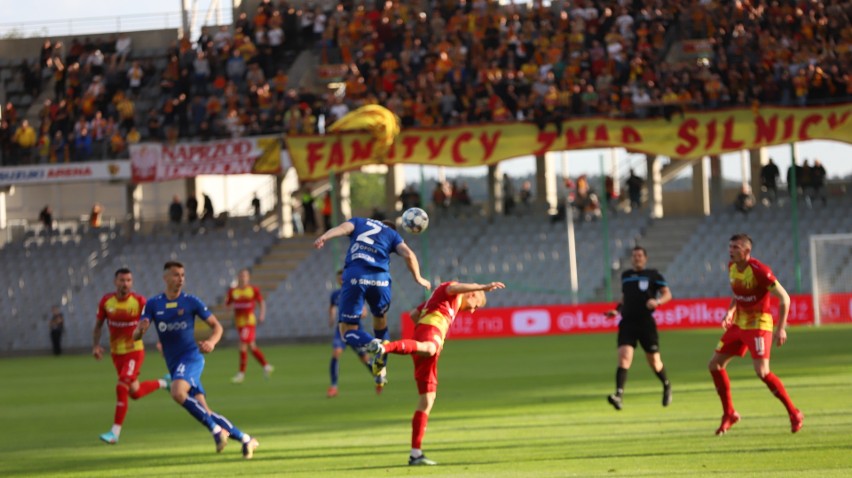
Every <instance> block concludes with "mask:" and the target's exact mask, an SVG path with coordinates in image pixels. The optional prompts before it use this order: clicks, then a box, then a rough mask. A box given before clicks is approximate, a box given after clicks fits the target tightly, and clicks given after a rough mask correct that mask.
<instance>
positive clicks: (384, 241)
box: [345, 217, 403, 273]
mask: <svg viewBox="0 0 852 478" xmlns="http://www.w3.org/2000/svg"><path fill="white" fill-rule="evenodd" d="M349 222H351V223H352V225H354V226H355V230H354V231H352V234H351V235H350V236H349V250H348V251H347V252H346V266H345V268H346V269H348V270H349V271H350V272H351V271H353V270H360V271H364V272H368V273H369V272H377V271H383V272H390V254H391V253H392V252H395V251H396V246H398V245H399V244H401V243H402V242H403V240H402V236H400V235H399V233H398V232H396V231H395V230H393V229H391V228H390V227H388V226H387V225H385V224H382V222H381V221H376V220H375V219H365V218H362V217H353V218H352V219H350V220H349Z"/></svg>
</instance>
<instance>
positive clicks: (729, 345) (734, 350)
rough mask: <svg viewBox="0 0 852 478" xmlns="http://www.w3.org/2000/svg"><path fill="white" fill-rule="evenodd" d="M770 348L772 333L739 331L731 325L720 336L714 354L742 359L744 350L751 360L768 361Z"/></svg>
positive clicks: (767, 331) (765, 331)
mask: <svg viewBox="0 0 852 478" xmlns="http://www.w3.org/2000/svg"><path fill="white" fill-rule="evenodd" d="M771 348H772V332H771V331H769V330H760V329H747V330H744V329H741V328H739V327H738V326H736V325H732V326H730V327H729V328H728V330H726V331H725V333H724V334H723V335H722V338H721V340H719V345H717V346H716V352H719V353H722V354H726V355H737V356H740V357H744V356H745V353H746V350H748V351H750V352H751V358H753V359H768V358H769V351H770V349H771Z"/></svg>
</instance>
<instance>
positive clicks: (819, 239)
mask: <svg viewBox="0 0 852 478" xmlns="http://www.w3.org/2000/svg"><path fill="white" fill-rule="evenodd" d="M810 252H811V292H812V293H813V310H814V323H815V324H816V325H820V324H827V323H837V322H846V323H849V322H850V321H852V233H850V234H820V235H813V236H811V238H810Z"/></svg>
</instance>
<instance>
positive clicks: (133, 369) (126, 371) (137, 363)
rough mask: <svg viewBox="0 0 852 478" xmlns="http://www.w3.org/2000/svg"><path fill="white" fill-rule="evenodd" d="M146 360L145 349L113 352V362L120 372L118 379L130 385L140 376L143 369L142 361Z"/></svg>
mask: <svg viewBox="0 0 852 478" xmlns="http://www.w3.org/2000/svg"><path fill="white" fill-rule="evenodd" d="M144 361H145V351H144V350H137V351H135V352H128V353H126V354H121V355H118V354H113V356H112V364H113V365H115V371H116V372H118V381H119V382H122V383H126V384H127V385H130V384H131V383H133V382H135V381H136V378H137V377H139V372H140V371H141V370H142V362H144Z"/></svg>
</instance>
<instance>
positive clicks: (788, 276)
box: [664, 196, 852, 298]
mask: <svg viewBox="0 0 852 478" xmlns="http://www.w3.org/2000/svg"><path fill="white" fill-rule="evenodd" d="M850 208H852V200H850V198H849V197H848V196H840V197H836V198H833V200H830V201H828V203H827V205H825V206H822V205H818V204H814V205H813V206H812V207H808V206H805V203H804V202H802V206H801V208H800V211H799V231H800V232H799V234H800V236H799V243H798V247H799V249H798V255H799V257H800V258H801V260H802V270H801V275H802V279H801V281H802V292H809V291H810V288H811V272H812V271H811V264H810V261H809V258H808V254H809V242H808V237H809V236H810V235H811V234H832V233H839V232H849V231H852V216H850V215H849V213H848V211H850ZM736 232H745V233H747V234H749V235H750V236H751V237H752V239H753V240H754V256H755V257H756V258H758V259H759V260H760V261H762V262H764V263H765V264H767V265H769V266H770V267H771V268H772V269H773V271H774V272H775V275H776V276H777V277H778V279H779V280H780V281H781V283H782V284H784V286H785V287H786V288H787V290H788V291H789V292H795V291H796V287H795V285H796V277H795V262H794V258H795V256H796V250H795V249H794V240H793V230H792V220H791V209H790V208H789V204H788V206H787V207H775V208H764V207H758V208H755V209H753V210H752V212H751V213H750V214H748V215H744V214H741V213H738V212H735V211H725V212H722V213H717V214H713V215H710V216H707V217H706V218H705V219H704V221H703V222H702V223H701V224H700V225H699V226H698V228H697V230H696V231H695V233H694V234H693V235H692V237H690V238H689V240H688V241H687V242H686V244H684V246H683V248H682V249H681V250H680V251H679V253H678V254H677V256H676V258H675V260H674V262H673V263H672V264H671V265H670V266H669V267H668V269H667V270H665V271H664V275H665V277H666V279H668V281H669V282H671V283H672V284H674V285H673V291H675V292H674V293H675V294H676V296H677V297H681V298H690V297H722V296H727V295H728V293H729V290H728V284H727V282H725V281H724V280H719V278H720V277H722V278H724V275H725V274H726V271H727V264H728V249H727V247H728V238H729V237H730V236H731V235H733V234H734V233H736ZM848 260H849V258H848V257H838V258H837V262H836V264H838V266H837V270H834V271H830V274H832V276H833V277H837V278H840V277H842V276H841V273H842V268H843V267H844V264H848Z"/></svg>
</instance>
